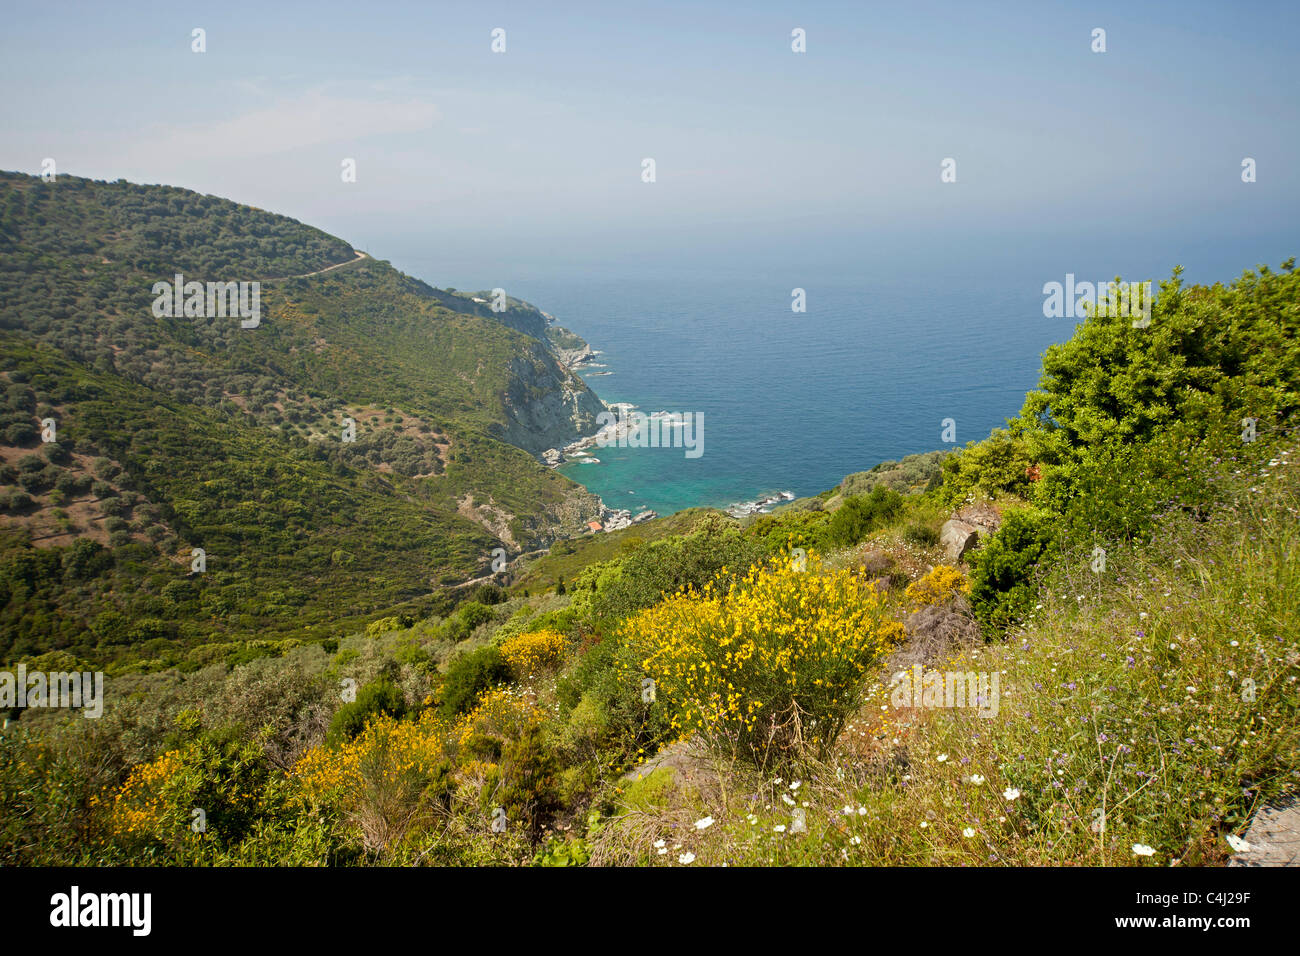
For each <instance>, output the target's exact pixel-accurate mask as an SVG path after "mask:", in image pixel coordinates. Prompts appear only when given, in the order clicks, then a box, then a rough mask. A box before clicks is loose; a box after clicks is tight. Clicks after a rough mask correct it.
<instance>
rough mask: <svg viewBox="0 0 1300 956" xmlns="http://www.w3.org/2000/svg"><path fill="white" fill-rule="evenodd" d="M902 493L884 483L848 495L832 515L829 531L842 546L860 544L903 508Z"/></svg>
mask: <svg viewBox="0 0 1300 956" xmlns="http://www.w3.org/2000/svg"><path fill="white" fill-rule="evenodd" d="M902 507H903V496H902V495H900V494H899V493H898V492H897V491H894V490H893V489H892V488H889V487H887V486H885V485H877V486H876V487H875V488H873V489H872V490H871V493H870V494H868V495H857V496H855V497H853V498H848V499H846V500H845V501H844V503H843V504H842V505H840V507H839V509H838V510H837V511H836V512H835V514H834V515H833V516H832V517H831V522H830V527H829V529H828V535H829V537H830V540H831V541H832V542H833V543H834V544H837V545H839V546H841V547H848V546H850V545H854V544H857V543H858V542H859V541H861V540H862V539H863V538H865V537H866V536H867V535H869V534H870V533H871V532H873V531H875V530H876V529H877V528H880V527H882V526H883V525H885V524H886V523H887V522H888V521H889V519H891V518H893V517H894V516H895V515H897V514H898V513H899V511H901V510H902Z"/></svg>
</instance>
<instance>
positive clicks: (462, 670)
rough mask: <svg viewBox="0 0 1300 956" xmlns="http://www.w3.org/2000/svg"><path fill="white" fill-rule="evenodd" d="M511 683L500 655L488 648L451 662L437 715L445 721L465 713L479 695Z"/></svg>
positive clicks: (461, 656)
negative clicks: (497, 686)
mask: <svg viewBox="0 0 1300 956" xmlns="http://www.w3.org/2000/svg"><path fill="white" fill-rule="evenodd" d="M509 679H510V668H509V667H508V666H507V665H506V662H505V661H504V660H502V659H501V652H500V651H499V650H497V648H496V647H494V646H492V645H488V646H487V647H480V648H479V649H478V650H476V651H471V652H470V653H468V654H462V655H460V656H459V657H457V658H456V659H455V660H453V661H452V662H451V664H450V666H448V668H447V673H446V676H444V677H443V680H442V687H441V688H440V690H439V695H438V697H439V700H438V712H439V713H441V714H442V715H443V716H444V717H455V716H456V715H457V714H464V713H468V712H469V711H470V709H471V708H472V707H473V706H474V701H476V700H477V699H478V697H479V695H480V694H482V693H483V692H484V691H485V690H488V689H490V688H492V687H495V686H496V685H497V684H503V683H505V682H506V681H508V680H509Z"/></svg>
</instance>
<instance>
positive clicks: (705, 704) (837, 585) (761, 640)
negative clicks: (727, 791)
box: [622, 554, 903, 766]
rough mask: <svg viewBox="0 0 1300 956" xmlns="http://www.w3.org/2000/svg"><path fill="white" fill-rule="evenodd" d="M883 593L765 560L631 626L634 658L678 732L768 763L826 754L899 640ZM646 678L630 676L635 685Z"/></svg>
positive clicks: (627, 632)
mask: <svg viewBox="0 0 1300 956" xmlns="http://www.w3.org/2000/svg"><path fill="white" fill-rule="evenodd" d="M902 636H903V628H902V625H900V624H899V623H898V622H897V621H893V620H891V619H889V618H888V617H887V615H886V610H885V604H884V598H883V597H882V596H881V595H880V594H878V593H877V592H876V590H875V589H874V588H873V587H871V586H870V585H869V584H866V583H864V582H862V581H860V580H859V579H858V578H857V577H856V576H855V575H853V574H852V573H851V572H850V571H848V570H841V571H823V570H822V568H821V565H820V563H819V562H818V561H817V558H816V556H815V555H812V554H810V555H808V558H807V570H801V569H800V562H795V561H792V560H789V559H778V560H775V561H772V562H770V563H768V564H764V565H756V566H754V567H753V568H751V569H750V571H749V573H748V574H747V575H746V576H745V577H744V578H741V579H738V580H735V581H734V582H733V583H732V584H731V585H730V586H729V587H728V589H727V592H726V593H725V594H722V593H719V592H717V591H715V590H714V587H713V585H711V584H710V585H706V586H705V587H704V589H703V590H702V591H701V592H698V593H697V592H692V591H686V592H682V593H679V594H676V595H673V596H671V597H668V598H666V599H665V600H663V601H662V602H660V603H659V604H657V605H655V606H654V607H652V608H649V609H647V610H645V611H642V612H641V613H639V614H637V615H636V616H635V617H633V618H631V619H629V620H628V621H627V622H626V623H625V624H624V627H623V632H622V637H623V639H624V640H625V641H627V642H628V644H629V646H630V647H632V648H633V649H634V650H635V651H636V654H637V658H638V660H639V663H640V665H641V667H642V668H643V669H644V674H645V676H648V677H650V678H651V679H652V680H653V681H654V682H655V693H656V699H657V700H658V701H660V702H663V703H665V704H666V705H667V706H668V707H670V708H671V710H672V713H673V716H672V721H671V722H672V726H673V728H674V729H676V730H678V731H679V732H682V733H691V732H699V733H700V734H701V735H702V737H703V738H704V739H705V740H706V741H707V742H709V744H710V745H711V746H714V747H715V748H721V749H724V750H727V751H730V752H732V753H736V754H742V755H744V756H746V757H748V758H750V759H753V760H754V761H755V762H756V763H758V764H759V765H760V766H766V765H767V764H768V763H769V762H770V761H772V760H774V759H775V760H777V761H785V760H788V759H792V758H795V757H797V756H798V752H799V750H800V749H801V745H802V744H811V745H812V746H813V747H814V748H815V749H816V751H817V752H818V753H819V755H820V754H824V753H825V751H826V749H827V748H828V747H829V746H830V744H832V743H833V742H834V741H835V739H836V738H837V737H838V736H839V734H840V731H841V730H842V729H843V726H844V722H845V721H846V720H847V718H848V716H849V714H850V713H852V712H853V710H854V708H855V706H856V704H857V702H858V696H859V692H860V690H861V688H862V684H863V682H864V679H865V678H866V676H867V674H868V673H869V670H870V668H871V665H872V663H873V662H874V661H875V660H876V659H877V658H878V657H880V655H881V654H882V653H884V652H885V651H886V650H887V649H888V648H889V647H890V646H891V645H893V644H894V643H896V642H897V641H899V640H901V639H902ZM636 676H637V675H627V679H634V678H635V677H636Z"/></svg>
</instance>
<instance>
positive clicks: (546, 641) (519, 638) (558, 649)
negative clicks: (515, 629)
mask: <svg viewBox="0 0 1300 956" xmlns="http://www.w3.org/2000/svg"><path fill="white" fill-rule="evenodd" d="M564 646H565V640H564V635H563V634H559V633H557V632H555V631H534V632H532V633H531V634H516V635H514V636H512V637H508V638H506V640H504V641H502V642H501V657H502V659H503V660H504V661H505V662H506V664H507V665H508V666H509V668H510V671H511V673H513V674H514V675H515V678H516V679H520V680H522V679H523V678H526V677H529V676H531V675H532V674H535V673H537V672H538V671H540V670H542V669H543V668H546V667H550V666H552V665H554V664H556V663H558V662H559V660H560V656H561V655H562V654H563V653H564Z"/></svg>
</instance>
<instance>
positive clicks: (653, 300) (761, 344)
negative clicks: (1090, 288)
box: [392, 237, 1294, 515]
mask: <svg viewBox="0 0 1300 956" xmlns="http://www.w3.org/2000/svg"><path fill="white" fill-rule="evenodd" d="M1274 253H1275V254H1274ZM1293 253H1294V250H1288V249H1282V248H1278V249H1277V250H1271V249H1267V248H1263V247H1262V246H1261V244H1260V243H1252V242H1251V241H1249V240H1238V241H1220V242H1217V243H1216V242H1202V243H1194V244H1188V243H1187V242H1186V241H1180V240H1179V239H1178V238H1176V237H1171V238H1169V239H1168V241H1167V242H1165V243H1163V244H1162V243H1160V242H1151V241H1142V242H1136V241H1131V242H1124V241H1122V240H1112V241H1110V242H1092V243H1087V244H1080V245H1078V246H1077V247H1076V246H1072V245H1071V243H1070V242H1069V239H1068V237H1066V238H1065V239H1063V240H1058V241H1057V242H1055V243H1045V244H1035V243H1032V242H1030V243H1021V244H1019V245H1015V244H1007V245H1004V246H999V245H998V244H997V243H996V242H994V241H993V240H990V243H989V244H988V247H987V248H977V247H976V246H972V245H970V244H967V246H966V248H965V249H963V250H959V251H952V250H949V251H948V253H946V254H944V255H936V256H935V257H933V258H926V257H924V256H913V255H909V256H906V257H900V256H898V255H894V256H884V255H882V256H880V257H879V258H877V259H873V258H871V257H865V256H864V257H863V258H862V259H861V260H860V261H856V262H851V263H847V264H846V263H843V262H841V263H839V264H838V265H837V266H836V267H835V268H829V267H828V268H824V269H818V268H816V267H815V265H810V264H809V263H808V261H807V260H806V259H804V260H803V262H802V266H801V268H799V269H798V270H788V269H782V268H781V267H780V264H779V261H778V262H777V263H775V264H774V263H766V264H764V265H763V266H762V267H761V268H759V267H754V268H746V267H745V266H744V265H743V264H739V265H738V264H736V263H735V262H728V263H726V264H725V265H717V266H714V267H710V266H709V265H708V264H707V263H699V262H695V263H683V262H681V261H676V262H675V263H673V264H669V265H664V266H662V267H655V264H654V263H649V264H647V263H639V264H638V265H637V266H636V267H635V268H626V269H619V268H617V267H616V266H615V267H602V268H599V269H582V268H573V269H568V270H564V269H550V268H547V269H544V270H535V271H534V272H533V273H532V274H528V271H527V270H521V271H523V272H524V274H523V275H520V276H516V277H515V278H513V280H512V281H504V280H500V279H499V278H497V277H496V276H481V277H479V278H477V279H474V280H470V281H464V280H462V283H463V284H461V285H459V287H460V288H492V287H495V286H497V285H500V286H502V287H504V288H506V289H507V291H508V292H509V293H510V294H511V295H514V296H517V297H519V298H522V299H525V300H527V301H529V302H532V303H533V304H535V305H537V306H538V307H539V308H541V309H543V310H545V311H546V312H548V313H550V314H551V315H553V316H555V318H556V321H557V323H558V324H559V325H562V326H564V327H566V328H568V329H571V330H572V331H573V332H575V333H577V334H578V335H580V336H582V337H583V338H584V339H586V341H587V342H588V343H589V344H590V345H591V347H592V348H593V349H595V350H596V351H597V352H598V353H599V354H598V355H597V356H596V358H595V360H594V362H593V363H592V364H590V365H587V366H585V367H582V368H581V369H580V373H579V374H581V376H582V378H583V379H584V380H585V381H586V382H587V384H588V385H589V386H590V387H591V388H592V389H593V390H594V391H595V393H596V394H597V395H598V396H600V398H601V399H603V400H605V401H606V402H608V403H613V402H625V403H630V404H632V405H633V406H635V407H636V408H637V409H638V410H640V411H641V412H643V413H644V414H646V415H650V414H652V413H654V412H669V413H677V414H682V415H687V414H689V415H692V416H702V423H703V429H702V445H701V446H700V447H701V448H702V452H701V453H700V454H699V455H698V456H690V455H687V453H686V451H687V450H686V449H685V448H682V447H652V448H628V447H594V448H592V449H590V451H591V455H592V457H591V459H590V460H589V461H588V462H586V463H578V462H575V461H570V462H568V463H566V464H564V465H562V466H561V467H560V470H561V472H562V473H563V474H565V475H566V476H568V477H569V478H571V479H573V480H574V481H576V482H578V483H580V484H582V485H584V486H585V487H586V488H587V489H589V490H590V491H592V492H594V493H596V494H597V495H599V496H600V497H601V499H602V500H603V501H604V503H605V505H606V506H607V507H609V508H619V509H627V510H629V511H631V512H633V513H636V512H640V511H642V510H646V509H650V510H653V511H655V512H657V513H658V514H660V515H668V514H671V513H673V512H675V511H679V510H681V509H684V508H690V507H696V506H709V507H717V508H727V507H729V506H733V505H737V504H742V503H746V502H753V501H755V500H756V499H760V498H762V497H766V496H770V495H774V494H778V493H780V492H790V493H791V494H793V495H794V496H796V497H804V496H809V495H815V494H818V493H820V492H822V491H824V490H826V489H828V488H832V487H834V486H835V485H837V484H838V483H839V482H840V480H841V479H842V478H843V477H844V476H845V475H848V474H851V473H853V472H857V471H863V470H866V469H869V468H871V467H873V466H874V465H877V464H879V463H880V462H882V461H887V460H894V459H899V458H901V457H903V456H904V455H909V454H913V453H917V452H925V451H930V450H933V449H938V448H954V447H960V446H963V445H965V444H966V443H967V442H970V441H976V440H979V439H982V438H985V437H986V436H987V435H988V434H989V432H990V430H991V429H993V428H995V427H999V426H1004V425H1005V424H1006V420H1007V419H1008V418H1009V417H1012V416H1014V415H1015V414H1016V413H1017V412H1018V411H1019V409H1020V407H1021V405H1022V404H1023V402H1024V398H1025V393H1026V392H1027V391H1028V390H1029V389H1032V388H1034V387H1035V385H1036V384H1037V382H1038V379H1039V375H1040V372H1041V357H1042V353H1043V350H1044V349H1046V348H1047V347H1048V346H1050V345H1052V344H1053V343H1056V342H1063V341H1065V340H1066V339H1068V338H1070V336H1071V335H1072V334H1073V331H1074V328H1075V324H1076V321H1077V320H1076V319H1074V318H1047V317H1045V315H1044V300H1045V294H1044V290H1043V287H1044V284H1045V283H1048V282H1053V281H1055V282H1062V283H1064V282H1065V279H1066V274H1067V273H1071V274H1074V275H1075V277H1076V280H1077V281H1083V280H1088V281H1094V282H1095V281H1108V280H1111V279H1114V278H1115V277H1116V276H1120V275H1122V276H1123V277H1124V278H1125V279H1128V278H1130V277H1140V278H1143V279H1148V278H1150V279H1156V280H1158V279H1161V278H1168V277H1169V275H1170V270H1171V269H1172V267H1173V265H1175V264H1178V263H1182V264H1184V265H1185V266H1186V267H1187V273H1186V274H1185V276H1184V281H1198V282H1206V283H1213V282H1216V281H1225V282H1226V281H1231V280H1232V279H1233V278H1235V277H1236V276H1238V275H1240V273H1241V271H1242V270H1243V269H1244V268H1247V267H1253V266H1254V265H1255V264H1256V262H1270V261H1271V262H1272V265H1273V267H1274V268H1276V267H1277V263H1278V262H1279V261H1281V260H1282V259H1283V258H1285V257H1286V256H1288V255H1291V254H1293ZM392 261H393V263H394V265H396V266H398V267H399V268H404V269H406V271H409V272H412V273H413V274H416V275H420V274H421V271H422V270H421V268H420V265H421V262H420V261H412V262H410V263H408V264H404V263H403V261H402V257H401V256H393V257H392ZM466 268H467V270H468V269H469V268H472V267H470V266H466ZM439 272H440V273H441V272H442V270H439ZM471 274H473V273H471ZM421 277H422V278H423V277H424V276H421ZM441 277H442V276H441V275H440V276H438V278H441ZM430 281H435V278H432V277H431V278H430ZM475 282H477V283H479V284H475ZM438 284H443V285H446V284H451V283H448V282H446V281H445V280H444V281H443V282H440V283H438ZM796 289H802V290H803V293H804V303H805V311H795V310H794V308H792V306H793V305H794V303H795V296H796V293H795V290H796ZM949 420H950V421H949ZM695 421H696V422H697V423H698V422H699V421H700V419H699V418H696V419H695ZM665 434H668V433H667V432H665ZM945 439H949V440H945Z"/></svg>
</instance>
